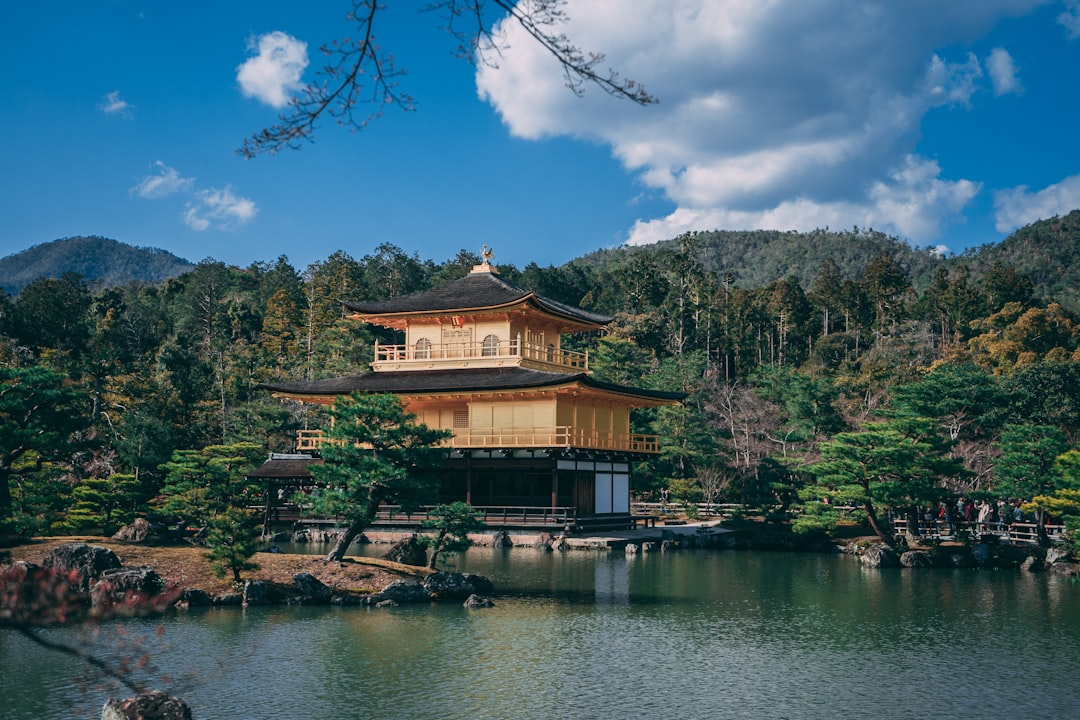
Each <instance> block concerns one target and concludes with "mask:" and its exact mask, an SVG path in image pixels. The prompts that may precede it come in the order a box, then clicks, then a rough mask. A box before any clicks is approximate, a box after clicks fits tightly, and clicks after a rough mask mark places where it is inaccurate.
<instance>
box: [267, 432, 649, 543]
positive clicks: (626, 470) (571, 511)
mask: <svg viewBox="0 0 1080 720" xmlns="http://www.w3.org/2000/svg"><path fill="white" fill-rule="evenodd" d="M293 457H295V456H293ZM633 459H635V458H633V457H632V456H631V455H629V454H626V453H597V452H595V451H582V450H574V449H565V448H560V449H547V448H544V449H513V450H452V451H450V452H449V453H448V454H447V457H446V458H445V460H444V461H443V466H442V469H441V471H440V478H439V495H438V502H440V503H451V502H457V501H461V502H467V503H469V504H470V505H472V506H473V507H475V508H476V509H477V511H478V512H479V513H480V514H481V516H482V519H483V521H484V523H485V524H486V525H487V526H488V527H489V528H492V529H499V528H508V529H512V528H528V529H531V530H558V531H561V532H566V531H570V532H583V531H585V532H587V531H595V530H623V529H633V528H634V527H635V526H636V525H637V524H638V522H639V521H640V522H644V519H639V518H635V517H633V516H632V514H631V512H630V478H631V463H632V460H633ZM273 462H274V460H273V458H271V460H270V461H269V462H268V463H267V465H265V466H264V468H266V467H268V466H272V463H273ZM311 462H312V463H315V462H319V460H318V459H317V458H311ZM265 474H267V475H273V471H272V468H271V470H270V471H269V472H266V473H265ZM293 475H294V476H295V475H303V473H296V472H294V473H293ZM252 477H257V475H253V476H252ZM268 482H273V483H274V484H272V485H270V486H269V487H268V490H267V498H268V502H267V513H268V514H267V518H268V524H267V527H269V521H272V522H273V524H274V525H276V526H278V527H280V526H281V525H282V524H284V523H288V522H290V521H291V522H294V523H299V524H301V525H309V526H320V525H322V526H329V525H332V524H333V523H334V519H333V518H315V517H311V516H305V513H304V512H303V508H302V507H298V506H296V505H292V504H291V503H290V502H288V500H289V498H291V497H292V496H293V495H294V493H293V492H292V490H295V489H303V488H305V487H306V488H311V487H312V486H313V484H314V482H313V480H312V478H311V476H310V474H306V477H303V476H301V477H289V478H280V477H279V478H276V479H274V480H271V479H270V478H268ZM290 486H291V488H290ZM430 509H431V506H427V507H422V508H419V509H417V510H414V511H411V512H406V511H404V510H403V509H402V508H400V507H397V506H392V505H384V506H383V507H381V508H380V510H379V513H378V515H377V517H376V521H375V524H376V525H377V526H382V527H410V526H418V525H419V524H420V523H421V522H423V521H424V520H425V519H427V512H428V510H430Z"/></svg>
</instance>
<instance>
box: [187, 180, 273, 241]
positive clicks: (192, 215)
mask: <svg viewBox="0 0 1080 720" xmlns="http://www.w3.org/2000/svg"><path fill="white" fill-rule="evenodd" d="M258 212H259V208H258V207H256V205H255V202H254V201H253V200H251V199H249V198H245V197H239V196H237V195H236V194H234V192H233V189H232V188H231V187H226V188H225V189H223V190H219V189H217V188H210V189H208V190H200V191H198V192H197V193H195V199H194V200H193V201H192V202H189V203H188V205H187V209H186V211H185V212H184V222H185V223H187V225H188V226H189V227H190V228H192V229H193V230H197V231H203V230H208V229H210V228H211V227H213V228H215V229H217V230H234V229H236V228H237V227H239V226H241V225H246V224H247V223H249V222H251V221H252V220H254V219H255V215H256V214H258Z"/></svg>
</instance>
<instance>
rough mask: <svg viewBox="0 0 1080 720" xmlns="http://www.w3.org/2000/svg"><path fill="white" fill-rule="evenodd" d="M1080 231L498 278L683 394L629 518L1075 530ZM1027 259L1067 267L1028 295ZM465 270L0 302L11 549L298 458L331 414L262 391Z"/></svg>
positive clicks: (308, 271) (1, 464)
mask: <svg viewBox="0 0 1080 720" xmlns="http://www.w3.org/2000/svg"><path fill="white" fill-rule="evenodd" d="M1076 225H1077V214H1076V213H1074V214H1073V215H1070V216H1069V217H1068V218H1065V219H1059V220H1055V221H1050V222H1049V223H1046V224H1039V225H1037V226H1032V227H1031V228H1025V229H1024V230H1022V231H1020V232H1018V233H1017V234H1016V235H1014V236H1013V237H1012V238H1010V239H1009V240H1007V241H1006V242H1005V243H1003V244H1002V247H1001V248H994V249H992V250H991V249H984V250H983V251H982V252H980V253H972V254H969V255H966V256H963V257H959V258H950V259H948V260H944V259H941V258H937V257H935V256H933V255H930V254H926V253H920V252H914V251H911V250H910V249H905V247H904V246H902V245H901V244H899V243H897V242H896V241H895V240H890V239H888V238H884V237H882V236H880V235H878V234H877V233H870V232H862V231H859V232H855V231H853V232H852V233H847V234H845V233H822V234H815V235H813V236H804V235H795V234H791V235H790V236H789V235H788V234H771V233H758V234H751V235H754V236H755V237H756V238H757V239H756V240H753V241H750V240H748V241H747V246H746V247H748V248H750V250H746V249H745V248H743V247H742V246H740V244H739V238H741V237H743V236H742V235H740V234H737V233H699V234H694V235H687V236H683V237H680V238H677V239H675V240H672V241H669V242H666V243H661V244H660V245H658V246H655V247H650V248H640V249H627V250H619V251H609V252H604V253H594V254H592V255H590V256H588V257H586V258H582V259H580V260H577V261H573V262H570V263H567V264H565V265H563V266H560V267H547V268H541V267H538V266H536V265H532V264H530V265H528V266H526V267H525V268H520V269H519V268H514V267H510V266H500V267H499V271H500V273H501V274H502V275H503V277H505V278H506V279H508V280H510V281H511V282H515V283H517V284H519V285H521V286H522V287H526V288H531V289H535V290H537V291H538V292H540V293H541V294H544V295H547V296H549V297H552V298H553V299H556V300H560V301H563V302H567V303H571V304H575V305H580V306H582V307H585V308H587V309H590V310H595V311H599V312H603V313H608V314H611V315H613V316H614V317H615V321H614V322H613V323H612V324H611V326H610V327H609V329H608V331H607V332H606V333H604V334H602V335H600V334H585V335H580V336H574V337H570V338H567V342H568V343H569V345H570V346H571V347H572V348H573V349H576V350H585V351H588V352H589V357H590V367H591V368H592V369H593V371H594V372H595V374H596V375H597V377H598V378H599V379H602V380H606V381H610V382H615V383H624V384H629V385H637V386H647V387H651V388H656V389H663V390H677V391H682V392H685V393H686V394H687V400H686V402H685V403H683V404H682V405H679V406H675V407H667V408H661V409H658V410H650V411H648V412H643V413H642V414H641V415H640V416H638V417H637V418H636V419H635V430H636V431H640V432H651V433H656V434H658V435H660V436H661V437H662V443H661V453H660V454H659V455H658V456H656V457H653V458H651V459H649V460H648V461H646V462H642V463H640V464H639V465H638V466H637V467H636V468H635V481H634V482H635V488H634V489H635V491H636V492H638V493H640V494H641V495H642V496H645V497H648V496H650V495H652V494H655V493H658V492H659V491H660V490H661V489H664V490H666V491H668V492H669V493H670V494H671V496H672V497H683V498H695V497H697V498H701V497H705V498H708V499H725V500H730V501H737V502H744V503H747V504H750V505H753V506H763V507H769V508H771V509H772V511H773V515H775V517H778V518H788V519H794V520H795V521H796V523H797V524H798V526H799V527H800V528H802V529H806V530H808V531H811V530H813V531H820V530H821V529H822V528H827V527H829V525H830V523H832V522H834V521H835V517H834V516H832V515H831V514H830V512H831V508H833V507H835V506H836V504H837V501H842V502H843V503H857V504H858V505H859V506H860V507H861V508H864V510H865V513H866V517H867V518H868V519H872V518H873V516H874V515H873V514H874V512H875V510H876V509H889V508H894V509H897V508H899V509H906V508H914V507H916V506H926V505H932V504H936V503H937V502H939V501H943V500H946V499H951V498H954V497H956V496H957V495H963V496H966V497H987V498H990V497H993V498H1009V499H1020V500H1023V501H1025V502H1027V503H1028V505H1025V507H1027V508H1028V512H1041V513H1043V517H1045V514H1046V513H1049V512H1053V513H1054V514H1055V515H1056V516H1060V517H1066V518H1069V517H1072V516H1073V515H1075V516H1076V517H1080V496H1076V495H1075V494H1074V495H1069V493H1070V492H1074V490H1073V489H1075V488H1080V447H1078V445H1077V442H1078V440H1080V319H1078V317H1077V315H1076V313H1075V310H1074V309H1073V306H1072V305H1071V304H1067V303H1062V302H1060V300H1062V299H1065V298H1071V297H1072V296H1071V295H1070V294H1069V291H1070V290H1072V289H1073V288H1075V287H1076V286H1075V284H1071V285H1068V286H1065V287H1062V288H1061V290H1060V296H1059V294H1058V293H1057V292H1056V291H1055V290H1054V285H1053V284H1052V283H1054V282H1057V278H1056V277H1053V276H1058V277H1071V276H1072V273H1074V272H1075V267H1074V266H1073V264H1072V263H1071V262H1069V263H1067V261H1068V259H1069V258H1071V257H1073V256H1074V255H1075V253H1074V252H1073V250H1072V248H1075V246H1076V243H1077V239H1078V238H1077V233H1076V232H1075V228H1076ZM845 238H846V242H847V244H846V245H844V244H843V243H844V241H845ZM837 243H840V244H839V245H838V244H837ZM990 252H993V253H996V254H993V255H990V254H988V255H983V254H982V253H990ZM788 253H790V254H792V255H797V259H791V258H790V257H789V258H788V259H784V256H785V254H788ZM1027 253H1030V254H1031V255H1032V256H1034V257H1037V258H1041V259H1040V260H1037V261H1036V263H1035V264H1036V265H1040V264H1045V263H1046V262H1048V260H1047V259H1046V258H1052V259H1053V261H1054V262H1060V263H1067V264H1065V265H1059V266H1055V269H1054V270H1053V272H1039V273H1036V268H1035V267H1034V266H1032V265H1029V264H1027V263H1028V259H1027V257H1026V254H1027ZM1040 253H1042V254H1040ZM837 258H839V259H840V260H842V261H843V262H844V263H845V264H844V265H842V264H841V263H840V262H839V261H838V260H837ZM479 260H480V258H479V257H477V256H476V255H475V254H473V253H471V252H468V251H465V250H462V251H461V252H459V253H458V255H457V256H456V257H454V258H453V259H451V260H449V261H447V262H444V263H435V262H432V261H430V260H423V259H421V258H419V257H418V256H417V255H415V254H413V255H410V254H408V253H406V252H404V251H402V250H401V249H400V248H397V247H395V246H393V245H382V246H380V247H378V248H375V249H374V250H373V251H372V252H371V253H369V254H367V255H364V256H363V257H361V258H358V259H356V258H353V257H351V256H350V255H348V254H346V253H344V252H337V253H335V254H334V255H332V256H330V257H329V258H327V259H326V260H324V261H319V262H316V263H313V264H312V265H310V266H308V267H307V268H295V267H293V266H292V265H291V264H290V263H289V261H288V260H287V259H286V258H284V257H283V258H279V259H278V260H277V261H275V262H272V263H254V264H252V265H250V266H249V267H246V268H236V267H230V266H227V265H225V264H223V263H218V262H214V261H210V260H207V261H204V262H202V263H199V264H198V265H197V266H195V267H194V268H192V269H191V270H190V272H187V273H185V274H183V275H181V276H179V277H176V278H173V279H170V280H166V281H165V282H164V283H162V284H161V285H159V286H154V285H147V284H145V283H131V284H125V285H119V286H116V287H111V288H105V289H97V288H91V287H90V286H89V285H88V284H87V283H85V282H84V281H82V280H80V279H79V278H78V277H77V276H75V275H71V274H69V275H65V276H63V277H61V278H58V279H50V278H40V279H37V280H35V281H34V282H32V283H30V284H29V285H28V286H27V287H26V288H25V289H24V290H23V291H22V292H21V293H20V294H19V295H18V297H17V298H14V299H12V298H7V297H4V296H0V516H3V517H6V518H7V523H8V527H9V528H10V527H16V528H18V529H19V530H21V531H24V532H41V531H50V530H52V531H73V530H85V529H92V528H102V527H109V526H114V525H116V524H117V523H120V522H123V521H124V520H126V519H129V518H130V517H132V516H133V515H134V514H136V513H145V512H147V511H150V510H155V511H159V512H167V511H168V508H169V507H171V506H170V504H169V500H168V495H169V493H170V492H173V491H174V490H173V489H175V488H176V487H178V485H177V484H176V482H177V480H176V475H175V474H176V473H177V472H181V471H180V470H178V469H177V468H183V467H187V466H186V465H185V463H186V462H189V461H191V457H192V456H190V455H183V454H182V453H185V452H186V453H192V452H201V451H202V449H204V448H207V447H208V446H223V445H224V446H229V447H231V446H233V445H235V444H237V443H247V444H245V445H243V447H244V448H249V449H250V447H252V446H251V445H250V444H251V443H253V444H254V447H255V448H257V449H258V448H261V449H262V451H263V452H265V451H271V450H272V451H288V450H291V449H292V448H293V447H294V442H295V436H296V431H297V430H298V429H300V428H313V427H320V426H321V425H322V424H323V423H324V422H325V418H324V417H323V416H322V415H321V414H320V413H319V412H318V411H317V410H313V409H312V408H310V407H304V406H296V405H290V404H282V403H279V402H278V401H276V400H273V399H271V398H270V397H269V396H268V395H267V394H266V393H265V392H263V391H260V390H259V389H258V385H259V383H261V382H271V381H276V380H281V379H300V378H319V377H329V376H335V375H343V374H350V373H356V372H363V371H365V370H366V369H367V363H368V362H369V361H370V360H371V354H372V342H373V340H374V339H375V337H376V336H378V337H379V339H380V340H386V341H391V340H396V338H394V337H393V336H391V335H387V334H384V333H383V331H381V330H375V329H372V328H367V327H362V326H358V325H356V324H355V323H353V322H351V321H347V320H345V319H344V318H343V307H342V302H343V301H346V300H363V299H371V298H386V297H391V296H397V295H403V294H406V293H409V292H413V291H417V290H421V289H424V288H427V287H431V286H433V285H438V284H442V283H445V282H447V281H449V280H453V279H455V278H457V277H461V276H463V275H464V274H466V273H467V272H468V271H469V269H470V268H471V267H472V265H474V264H476V263H478V262H479ZM813 263H816V264H817V266H816V267H810V265H811V264H813ZM760 268H768V269H767V270H760ZM1025 268H1027V269H1025ZM759 272H760V273H761V274H760V275H758V274H756V273H759ZM1032 275H1035V278H1033V277H1032ZM769 278H771V279H769ZM1033 279H1038V283H1037V284H1036V283H1035V282H1033ZM237 447H240V446H239V445H237ZM227 450H228V448H226V450H214V451H213V452H214V453H219V454H220V453H222V452H224V453H225V454H226V455H227V454H228V453H227ZM208 452H209V451H208ZM245 452H246V451H245ZM178 453H181V454H180V455H178ZM237 457H239V455H237ZM184 458H188V460H184ZM181 474H182V473H181ZM170 488H173V489H170ZM189 489H190V488H189ZM824 499H829V500H830V501H831V502H830V503H828V504H826V503H824V502H822V500H824ZM1069 503H1072V504H1071V505H1070V504H1069ZM1070 513H1072V514H1070Z"/></svg>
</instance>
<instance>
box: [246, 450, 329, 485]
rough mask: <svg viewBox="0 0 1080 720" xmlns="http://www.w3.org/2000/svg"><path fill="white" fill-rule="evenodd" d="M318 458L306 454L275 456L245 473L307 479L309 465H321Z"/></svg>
mask: <svg viewBox="0 0 1080 720" xmlns="http://www.w3.org/2000/svg"><path fill="white" fill-rule="evenodd" d="M322 463H323V461H322V460H321V459H319V458H313V457H311V456H310V455H308V456H298V455H293V456H288V457H275V456H273V455H271V456H270V459H269V460H267V461H266V462H264V463H263V464H262V465H260V466H259V467H257V468H255V469H254V470H252V471H251V472H249V473H248V474H247V477H249V478H264V479H267V480H308V479H310V478H311V469H310V468H311V466H312V465H322Z"/></svg>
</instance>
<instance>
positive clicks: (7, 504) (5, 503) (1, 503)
mask: <svg viewBox="0 0 1080 720" xmlns="http://www.w3.org/2000/svg"><path fill="white" fill-rule="evenodd" d="M13 509H14V508H13V507H12V501H11V470H10V469H9V468H6V467H0V521H2V520H4V519H5V518H8V517H11V513H12V510H13Z"/></svg>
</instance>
